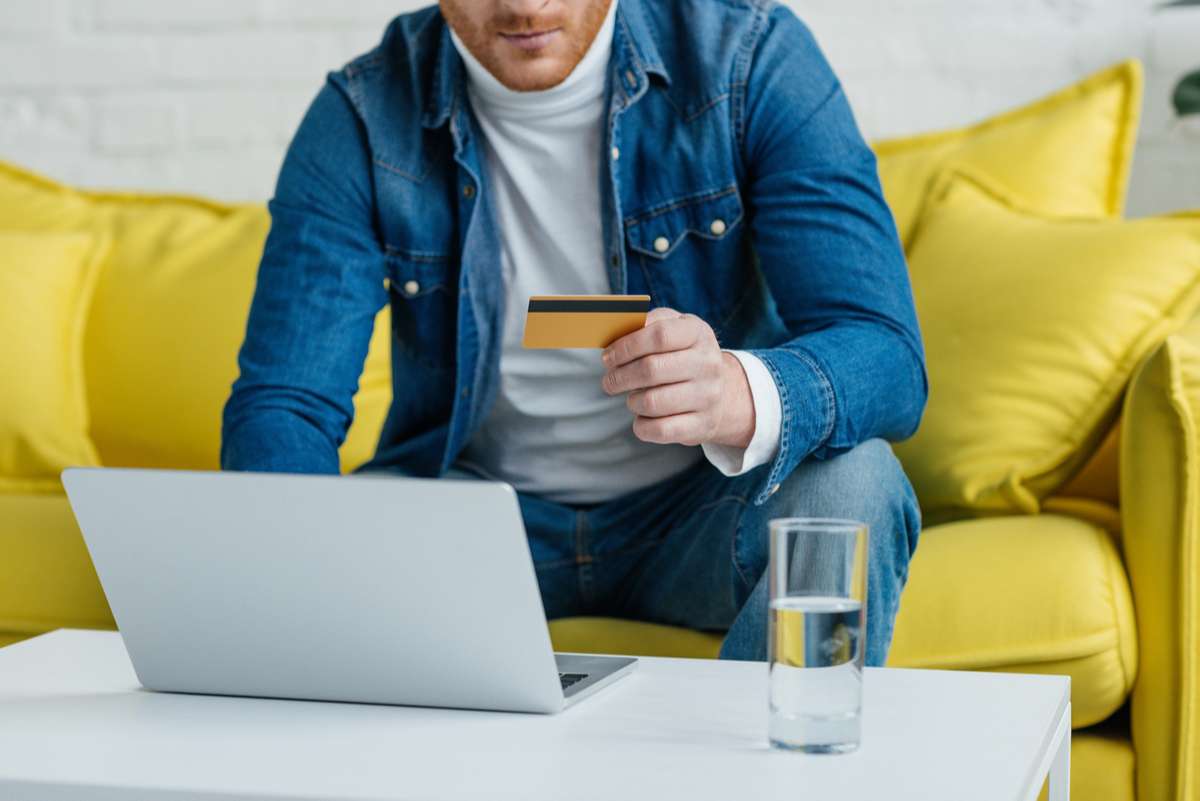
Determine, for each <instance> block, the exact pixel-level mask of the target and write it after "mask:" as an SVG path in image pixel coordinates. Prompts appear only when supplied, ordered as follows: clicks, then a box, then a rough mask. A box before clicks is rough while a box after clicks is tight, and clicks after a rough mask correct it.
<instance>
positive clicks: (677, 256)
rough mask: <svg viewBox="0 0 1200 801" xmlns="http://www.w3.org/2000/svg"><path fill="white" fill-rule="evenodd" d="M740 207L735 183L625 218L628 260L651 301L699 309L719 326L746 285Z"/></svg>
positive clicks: (747, 276)
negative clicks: (635, 267)
mask: <svg viewBox="0 0 1200 801" xmlns="http://www.w3.org/2000/svg"><path fill="white" fill-rule="evenodd" d="M743 217H744V210H743V208H742V199H741V195H740V194H739V193H738V190H737V187H736V186H729V187H726V188H723V189H719V190H715V191H706V192H700V193H696V194H692V195H685V196H683V197H680V198H678V199H677V200H674V201H672V202H670V203H664V204H660V205H659V206H656V207H652V208H650V209H648V210H647V211H645V212H642V213H640V214H636V215H633V216H631V217H629V218H627V219H626V220H625V236H626V242H627V244H628V247H629V249H630V251H631V256H632V257H633V261H635V262H636V263H637V264H639V265H640V267H641V268H642V270H643V273H644V275H645V279H646V283H647V284H648V285H649V287H650V294H651V295H652V296H653V297H654V301H655V305H658V306H670V307H671V308H673V309H675V310H677V311H681V312H686V313H690V314H695V315H698V316H700V317H702V318H704V319H705V320H706V321H707V322H708V323H709V325H711V326H713V328H714V329H718V334H719V333H720V331H719V329H720V328H721V326H722V324H723V323H724V322H725V320H726V319H727V318H728V316H729V314H730V313H731V311H732V310H733V309H734V307H735V305H736V304H737V302H738V301H739V300H740V299H741V298H742V296H743V295H744V294H745V291H746V289H747V285H748V284H747V282H748V281H749V279H750V273H749V272H748V271H747V270H745V269H743V266H744V265H743V262H744V261H745V254H744V253H743V252H742V243H743V231H742V229H743V228H744V226H743V224H742V221H743Z"/></svg>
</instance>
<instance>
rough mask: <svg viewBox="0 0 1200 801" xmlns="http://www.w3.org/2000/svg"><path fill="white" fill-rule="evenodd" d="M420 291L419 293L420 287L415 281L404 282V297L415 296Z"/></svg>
mask: <svg viewBox="0 0 1200 801" xmlns="http://www.w3.org/2000/svg"><path fill="white" fill-rule="evenodd" d="M420 291H421V285H420V284H418V283H417V282H416V281H412V280H409V281H405V282H404V294H405V295H415V294H417V293H418V292H420Z"/></svg>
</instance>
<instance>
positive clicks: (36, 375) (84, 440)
mask: <svg viewBox="0 0 1200 801" xmlns="http://www.w3.org/2000/svg"><path fill="white" fill-rule="evenodd" d="M2 219H3V217H2V216H0V220H2ZM107 250H108V240H107V238H106V237H104V236H101V235H96V234H91V233H87V232H78V233H53V234H50V233H21V232H8V231H0V343H3V346H0V387H2V388H0V491H6V492H53V491H56V490H58V488H59V482H58V474H59V473H60V472H62V469H63V468H64V467H69V466H72V465H95V464H97V456H96V449H95V448H94V447H93V446H92V442H91V440H90V439H89V437H88V408H87V395H86V388H85V386H84V380H83V333H84V325H85V323H86V321H87V310H88V306H89V304H90V302H91V298H92V288H93V287H94V285H95V278H96V272H97V267H98V266H99V264H100V261H101V259H102V258H103V257H104V254H105V253H106V251H107ZM3 519H4V518H3V517H0V520H3Z"/></svg>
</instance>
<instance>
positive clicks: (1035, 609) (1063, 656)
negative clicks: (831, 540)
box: [888, 515, 1137, 726]
mask: <svg viewBox="0 0 1200 801" xmlns="http://www.w3.org/2000/svg"><path fill="white" fill-rule="evenodd" d="M888 664H890V665H892V666H894V667H917V668H953V669H966V670H985V671H997V670H998V671H1006V672H1013V673H1054V674H1065V675H1069V676H1070V677H1071V681H1072V685H1071V694H1072V701H1073V703H1074V709H1073V714H1074V722H1075V725H1076V726H1087V725H1090V724H1092V723H1096V722H1098V721H1101V720H1103V719H1105V718H1107V717H1108V716H1109V715H1111V714H1112V713H1113V712H1114V711H1116V710H1117V709H1118V708H1119V707H1120V706H1121V704H1122V703H1124V701H1125V699H1126V698H1127V697H1128V696H1129V692H1130V690H1131V688H1132V687H1133V682H1134V679H1135V675H1136V672H1137V627H1136V624H1135V619H1134V611H1133V601H1132V598H1131V596H1130V591H1129V582H1128V579H1127V578H1126V575H1125V569H1124V567H1123V565H1122V563H1121V555H1120V553H1119V552H1118V551H1117V548H1116V546H1115V544H1114V542H1113V539H1112V537H1111V535H1109V534H1108V533H1107V532H1105V531H1104V530H1103V529H1101V528H1099V527H1097V526H1094V525H1092V524H1090V523H1086V522H1084V521H1081V520H1074V519H1071V518H1067V517H1057V516H1054V515H1039V516H1029V517H1026V516H1018V517H997V518H988V519H984V520H969V521H963V522H959V523H950V524H947V525H943V526H937V527H934V528H931V529H928V530H926V531H925V532H923V533H922V534H921V542H920V545H919V546H918V548H917V553H916V556H915V557H914V559H913V562H912V565H911V567H910V573H909V581H908V586H907V588H906V589H905V591H904V595H903V597H902V599H901V602H900V614H899V615H898V616H897V618H896V630H895V636H894V639H893V641H892V650H891V654H890V655H889V659H888Z"/></svg>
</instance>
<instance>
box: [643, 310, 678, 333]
mask: <svg viewBox="0 0 1200 801" xmlns="http://www.w3.org/2000/svg"><path fill="white" fill-rule="evenodd" d="M683 316H684V315H683V314H681V313H680V312H677V311H675V310H674V309H671V308H668V307H666V306H659V307H658V308H657V309H651V310H650V311H648V312H647V313H646V325H654V324H655V323H661V322H662V321H663V320H675V319H678V318H680V317H683ZM644 327H645V326H643V328H644Z"/></svg>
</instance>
